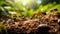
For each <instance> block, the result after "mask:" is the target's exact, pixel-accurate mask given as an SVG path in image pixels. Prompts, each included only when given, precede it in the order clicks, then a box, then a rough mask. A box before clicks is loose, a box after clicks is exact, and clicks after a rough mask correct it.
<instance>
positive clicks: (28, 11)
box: [0, 0, 60, 17]
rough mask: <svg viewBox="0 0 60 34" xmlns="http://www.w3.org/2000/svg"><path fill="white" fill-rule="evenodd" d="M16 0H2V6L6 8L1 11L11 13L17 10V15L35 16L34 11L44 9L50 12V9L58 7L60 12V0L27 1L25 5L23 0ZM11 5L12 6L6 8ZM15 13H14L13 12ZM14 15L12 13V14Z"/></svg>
mask: <svg viewBox="0 0 60 34" xmlns="http://www.w3.org/2000/svg"><path fill="white" fill-rule="evenodd" d="M15 1H16V0H13V1H12V0H0V7H2V8H3V9H4V10H2V9H1V10H2V11H1V10H0V13H1V15H2V13H4V15H6V16H7V15H9V12H10V11H11V12H16V16H17V15H18V14H19V15H18V16H26V17H30V16H33V14H34V12H41V11H42V10H43V11H45V12H49V11H50V9H54V8H57V9H58V12H60V0H40V1H41V3H40V4H37V2H36V1H37V0H33V1H32V2H31V1H30V3H27V4H26V5H25V6H24V5H23V4H22V2H23V1H22V0H21V1H20V3H19V2H15ZM4 7H10V8H4ZM13 15H14V14H13ZM11 16H12V14H11Z"/></svg>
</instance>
